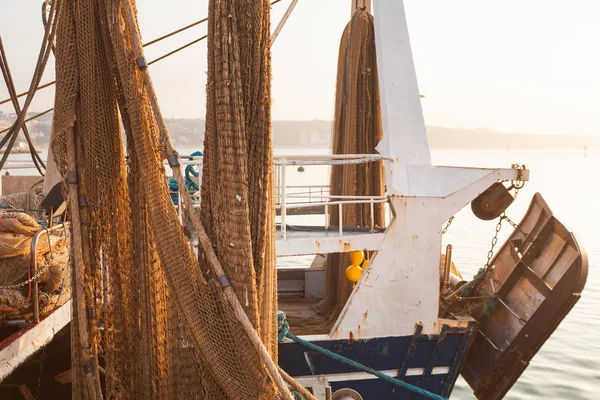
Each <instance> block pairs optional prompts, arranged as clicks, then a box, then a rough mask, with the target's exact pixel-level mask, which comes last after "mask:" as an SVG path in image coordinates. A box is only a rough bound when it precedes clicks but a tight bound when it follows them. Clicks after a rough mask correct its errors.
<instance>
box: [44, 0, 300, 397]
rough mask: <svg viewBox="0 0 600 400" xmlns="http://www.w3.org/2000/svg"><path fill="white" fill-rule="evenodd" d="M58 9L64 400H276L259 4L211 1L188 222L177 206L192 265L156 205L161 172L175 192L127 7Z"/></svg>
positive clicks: (84, 0)
mask: <svg viewBox="0 0 600 400" xmlns="http://www.w3.org/2000/svg"><path fill="white" fill-rule="evenodd" d="M57 2H58V3H59V4H58V6H57V16H56V21H57V42H56V81H57V87H56V101H55V113H54V126H53V129H54V133H53V138H52V143H51V144H52V150H53V152H54V155H55V159H56V164H57V167H58V169H59V170H60V171H61V174H62V177H63V185H64V187H65V188H66V192H65V198H67V199H68V203H69V211H70V215H71V218H72V226H73V229H72V234H73V239H72V241H73V245H72V259H73V281H74V290H73V304H74V306H73V322H72V325H71V337H72V346H71V348H72V375H73V396H74V398H77V399H99V398H101V397H102V396H103V394H105V395H106V397H107V398H119V399H125V398H143V399H169V398H182V399H189V398H206V399H221V398H223V399H225V398H229V399H274V398H280V397H282V396H283V397H285V398H288V397H287V396H289V392H288V391H287V390H286V389H285V388H283V389H282V387H283V385H282V380H281V376H279V374H278V373H277V370H276V368H275V369H274V368H273V365H275V364H274V363H273V359H275V360H276V337H277V333H276V310H277V302H276V274H275V265H274V264H275V260H274V257H275V253H274V223H273V219H274V216H273V211H272V210H273V205H272V203H271V202H272V201H273V199H272V195H271V194H272V193H271V192H272V190H273V187H272V179H273V178H272V163H271V157H272V155H271V153H272V149H271V126H270V53H269V27H270V26H269V12H270V5H269V2H268V1H267V0H260V1H252V2H249V1H241V0H237V1H236V0H220V1H218V0H211V1H209V20H208V60H209V68H208V86H207V116H206V139H205V154H206V155H205V157H204V167H203V168H204V171H203V177H204V178H203V181H202V187H201V192H202V209H201V212H200V214H201V215H200V218H199V217H198V215H197V211H196V210H194V209H193V208H192V207H191V205H190V203H189V199H188V198H187V196H184V199H182V203H183V206H184V207H186V212H187V215H189V216H190V218H191V220H192V222H193V231H194V232H195V233H196V234H197V235H198V238H199V242H200V245H199V255H197V254H195V252H194V250H193V247H192V246H191V243H190V242H191V240H190V235H189V232H190V231H192V229H184V227H183V226H182V224H181V223H180V222H179V219H178V215H177V212H176V210H175V208H174V206H173V204H172V202H171V198H170V196H169V192H168V187H167V181H168V178H169V176H168V174H167V171H166V170H165V168H164V166H163V162H164V160H165V159H168V160H169V164H170V165H171V167H172V169H173V177H174V178H175V179H176V180H177V181H178V183H179V185H180V186H181V187H183V185H184V182H183V177H182V174H181V171H180V168H179V166H178V165H177V164H178V163H177V158H176V153H175V152H174V151H173V148H172V146H171V143H170V141H169V138H168V134H167V132H166V128H165V126H164V120H163V119H162V116H161V114H160V109H159V107H158V103H157V100H156V97H155V94H154V91H153V89H152V83H151V81H150V77H149V74H148V71H147V68H148V67H147V65H146V62H145V59H144V57H143V52H142V50H141V39H140V33H139V30H138V25H137V21H136V16H135V14H136V10H135V5H134V4H133V2H132V1H130V0H121V1H117V0H57ZM121 124H122V127H123V129H124V132H122V131H121ZM215 256H216V257H215ZM221 266H222V269H223V270H224V272H225V274H224V275H222V274H221V275H219V274H218V273H217V272H216V271H219V268H221ZM217 267H218V268H217ZM227 278H228V279H227ZM231 296H233V297H231ZM236 304H237V305H241V308H240V309H243V312H245V314H244V315H243V317H244V318H242V316H241V314H240V313H239V309H238V308H237V307H236ZM247 320H249V322H250V324H251V325H250V328H251V329H254V331H252V333H253V334H251V333H249V330H248V329H247V325H244V323H243V321H247ZM256 333H258V337H255V336H256ZM258 338H260V340H258ZM254 339H256V340H258V344H257V342H256V340H254ZM261 341H262V342H261ZM265 348H266V350H267V351H269V352H270V354H271V355H270V356H269V354H267V353H266V352H264V349H265ZM281 389H282V390H281Z"/></svg>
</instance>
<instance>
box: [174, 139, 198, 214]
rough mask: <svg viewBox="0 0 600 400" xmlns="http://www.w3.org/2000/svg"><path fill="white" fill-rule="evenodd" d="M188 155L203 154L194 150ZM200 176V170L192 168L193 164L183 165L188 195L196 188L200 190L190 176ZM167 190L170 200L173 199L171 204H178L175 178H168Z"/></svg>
mask: <svg viewBox="0 0 600 400" xmlns="http://www.w3.org/2000/svg"><path fill="white" fill-rule="evenodd" d="M190 156H192V157H202V156H204V154H203V153H202V152H201V151H195V152H193V153H192V154H190ZM198 176H200V172H196V171H195V170H194V166H193V165H188V166H187V167H185V187H186V188H187V190H188V192H189V193H190V196H191V194H192V193H196V192H197V191H198V190H200V188H199V187H198V185H197V184H196V182H194V179H193V178H192V177H196V178H197V177H198ZM169 190H170V191H171V193H170V194H171V200H172V201H173V204H175V205H179V185H178V184H177V181H176V180H175V178H169Z"/></svg>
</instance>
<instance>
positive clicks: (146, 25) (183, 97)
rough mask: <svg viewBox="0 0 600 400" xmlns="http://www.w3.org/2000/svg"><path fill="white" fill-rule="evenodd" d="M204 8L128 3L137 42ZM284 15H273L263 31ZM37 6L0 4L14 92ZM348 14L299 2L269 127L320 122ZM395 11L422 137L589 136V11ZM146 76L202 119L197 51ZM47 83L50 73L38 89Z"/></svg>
mask: <svg viewBox="0 0 600 400" xmlns="http://www.w3.org/2000/svg"><path fill="white" fill-rule="evenodd" d="M207 2H208V1H207V0H169V1H164V0H138V2H137V4H138V8H139V13H140V15H139V19H140V24H141V29H142V35H143V37H144V40H145V41H148V40H150V39H152V38H155V37H157V36H160V35H162V34H164V33H166V32H169V31H171V30H174V29H176V28H179V27H181V26H183V25H187V24H188V23H191V22H193V21H196V20H198V19H200V18H203V17H204V16H206V13H207ZM288 4H289V0H283V1H282V2H280V3H279V4H276V5H274V6H273V13H272V15H273V18H272V26H273V28H274V27H275V25H276V24H277V22H278V21H279V18H280V17H281V15H282V14H283V12H284V10H285V8H287V5H288ZM40 5H41V0H0V34H1V35H2V38H3V40H4V42H5V46H6V50H7V52H8V58H9V62H10V64H11V67H12V71H13V74H14V80H15V83H16V86H17V90H18V91H24V90H26V89H27V87H28V85H29V80H30V79H31V74H32V70H33V67H34V64H35V60H36V58H37V53H38V51H39V43H40V40H41V37H42V23H41V18H40ZM349 6H350V0H300V1H299V3H298V5H297V7H296V9H295V11H294V13H293V14H292V16H291V18H290V20H289V21H288V23H287V25H286V26H285V28H284V30H283V32H282V33H281V34H280V36H279V38H278V39H277V42H276V43H275V45H274V47H273V118H274V119H301V120H310V119H331V117H332V114H333V111H332V107H333V103H334V98H333V96H334V88H335V73H336V63H337V52H338V46H339V39H340V36H341V33H342V30H343V28H344V26H345V24H346V23H347V22H348V20H349V18H350V11H349ZM405 6H406V11H407V17H408V23H409V30H410V35H411V41H412V47H413V52H414V57H415V64H416V69H417V76H418V81H419V87H420V90H421V93H422V94H423V95H425V96H426V97H425V98H424V99H423V109H424V112H425V120H426V123H427V124H428V125H439V126H447V127H466V128H490V129H495V130H498V131H503V132H516V133H551V134H559V133H565V134H592V135H600V22H599V18H600V1H599V0H570V1H564V0H561V1H559V0H518V1H517V0H503V1H497V0H494V1H493V0H405ZM204 34H205V27H204V26H199V27H195V28H193V29H191V30H190V31H188V32H185V33H184V34H180V35H178V36H176V37H173V38H171V39H168V40H166V41H164V42H162V43H160V44H156V45H153V46H151V47H148V48H147V49H146V52H147V53H146V55H147V58H148V59H149V60H152V59H153V58H155V57H157V56H159V55H162V54H163V53H166V52H168V51H170V50H171V49H173V48H175V47H178V46H181V45H182V44H185V43H187V42H189V41H191V40H193V39H195V38H197V37H200V36H202V35H204ZM53 61H54V60H53V59H51V63H53ZM150 68H151V73H152V76H153V80H154V82H155V85H156V88H157V91H158V95H159V99H160V102H161V106H162V109H163V113H164V115H165V116H167V117H180V118H203V117H204V113H205V99H204V93H205V83H206V74H205V72H206V43H204V42H202V43H201V44H196V45H194V46H193V47H190V48H189V49H187V50H184V51H183V52H181V53H178V54H177V55H174V56H172V57H170V58H168V59H166V60H164V61H161V62H160V63H157V64H155V65H152V66H151V67H150ZM53 77H54V72H53V66H52V65H51V66H50V68H49V70H48V71H47V74H46V76H45V78H44V79H43V82H46V81H48V80H51V79H53ZM2 83H3V82H2V81H0V98H2V99H3V98H5V97H7V92H6V89H5V87H4V85H3V84H2ZM38 96H39V98H38V99H37V100H36V101H35V102H34V104H33V106H32V108H31V109H32V110H45V109H47V108H49V107H51V105H52V96H53V90H52V89H45V90H44V91H43V93H42V92H40V94H39V95H38ZM0 110H3V111H12V109H11V108H10V106H8V105H4V106H0Z"/></svg>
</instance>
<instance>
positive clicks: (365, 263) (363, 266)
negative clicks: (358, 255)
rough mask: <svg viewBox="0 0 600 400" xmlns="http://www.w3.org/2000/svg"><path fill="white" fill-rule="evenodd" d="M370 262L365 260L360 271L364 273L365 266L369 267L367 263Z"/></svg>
mask: <svg viewBox="0 0 600 400" xmlns="http://www.w3.org/2000/svg"><path fill="white" fill-rule="evenodd" d="M370 262H371V260H365V262H364V263H363V265H362V270H363V271H364V270H365V269H367V265H369V263H370Z"/></svg>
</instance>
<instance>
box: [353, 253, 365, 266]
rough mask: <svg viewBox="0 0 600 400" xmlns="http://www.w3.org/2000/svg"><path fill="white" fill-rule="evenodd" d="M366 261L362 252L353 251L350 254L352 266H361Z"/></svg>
mask: <svg viewBox="0 0 600 400" xmlns="http://www.w3.org/2000/svg"><path fill="white" fill-rule="evenodd" d="M364 259H365V253H363V252H362V251H353V252H351V253H350V262H351V263H352V265H360V263H361V262H363V260H364Z"/></svg>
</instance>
